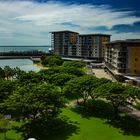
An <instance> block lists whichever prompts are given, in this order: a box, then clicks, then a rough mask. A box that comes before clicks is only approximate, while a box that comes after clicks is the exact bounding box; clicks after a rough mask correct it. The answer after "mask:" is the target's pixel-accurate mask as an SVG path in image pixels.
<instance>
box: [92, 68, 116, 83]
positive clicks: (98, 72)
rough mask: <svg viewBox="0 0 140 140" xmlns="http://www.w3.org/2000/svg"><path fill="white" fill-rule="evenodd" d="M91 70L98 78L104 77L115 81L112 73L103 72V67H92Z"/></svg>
mask: <svg viewBox="0 0 140 140" xmlns="http://www.w3.org/2000/svg"><path fill="white" fill-rule="evenodd" d="M92 72H93V73H94V74H95V76H96V77H98V78H106V79H109V80H112V81H116V80H115V79H114V78H113V76H112V75H110V74H109V73H107V72H105V71H104V69H100V68H93V69H92Z"/></svg>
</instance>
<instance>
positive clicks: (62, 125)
mask: <svg viewBox="0 0 140 140" xmlns="http://www.w3.org/2000/svg"><path fill="white" fill-rule="evenodd" d="M61 117H63V121H62V120H61V121H60V120H59V121H57V123H54V125H53V126H54V129H53V130H54V133H52V134H51V136H45V135H44V136H43V135H41V134H40V135H38V133H40V132H41V131H42V130H40V131H38V130H37V129H36V128H35V130H36V132H35V131H33V135H30V136H34V137H36V139H37V140H140V130H137V133H134V132H130V133H128V132H127V133H125V132H124V130H123V129H121V127H118V128H117V127H115V125H111V124H109V123H106V120H105V119H100V118H95V117H82V116H81V115H80V114H78V113H76V112H74V111H72V110H71V109H68V108H66V109H63V112H62V113H61ZM64 120H65V121H64ZM13 124H14V125H16V126H19V125H20V124H21V123H13ZM130 124H131V123H130ZM130 124H128V125H130ZM126 125H127V124H126ZM137 125H139V124H138V123H137ZM129 127H130V126H128V128H129ZM131 127H133V124H132V126H131ZM126 128H127V127H126ZM134 129H135V128H134ZM55 131H56V132H55ZM25 132H26V131H25ZM37 132H38V133H37ZM6 135H7V138H8V140H21V138H20V134H16V132H15V131H14V130H10V131H8V132H7V133H6ZM0 140H5V139H4V134H3V133H0Z"/></svg>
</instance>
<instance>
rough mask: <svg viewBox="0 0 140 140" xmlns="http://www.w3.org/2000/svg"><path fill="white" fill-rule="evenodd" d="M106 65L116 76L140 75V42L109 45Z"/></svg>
mask: <svg viewBox="0 0 140 140" xmlns="http://www.w3.org/2000/svg"><path fill="white" fill-rule="evenodd" d="M105 64H106V67H107V68H108V69H109V70H110V71H111V72H112V73H113V74H114V75H116V76H117V75H119V76H121V75H122V76H125V75H140V40H138V39H129V40H119V41H113V42H110V43H108V44H107V47H106V51H105Z"/></svg>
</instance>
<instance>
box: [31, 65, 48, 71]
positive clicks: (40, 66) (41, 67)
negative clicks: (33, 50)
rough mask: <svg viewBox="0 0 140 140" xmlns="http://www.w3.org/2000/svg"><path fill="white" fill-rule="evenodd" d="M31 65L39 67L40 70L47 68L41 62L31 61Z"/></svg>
mask: <svg viewBox="0 0 140 140" xmlns="http://www.w3.org/2000/svg"><path fill="white" fill-rule="evenodd" d="M33 65H34V66H35V67H37V68H39V69H40V70H47V69H48V67H44V66H43V65H42V64H41V63H33Z"/></svg>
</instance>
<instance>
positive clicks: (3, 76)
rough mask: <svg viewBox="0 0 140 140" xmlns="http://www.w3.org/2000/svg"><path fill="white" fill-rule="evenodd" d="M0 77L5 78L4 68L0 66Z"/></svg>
mask: <svg viewBox="0 0 140 140" xmlns="http://www.w3.org/2000/svg"><path fill="white" fill-rule="evenodd" d="M0 78H2V79H4V78H5V73H4V70H3V69H2V68H1V67H0Z"/></svg>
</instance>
